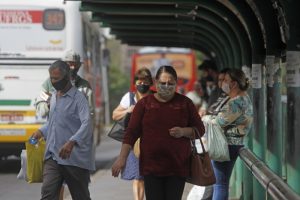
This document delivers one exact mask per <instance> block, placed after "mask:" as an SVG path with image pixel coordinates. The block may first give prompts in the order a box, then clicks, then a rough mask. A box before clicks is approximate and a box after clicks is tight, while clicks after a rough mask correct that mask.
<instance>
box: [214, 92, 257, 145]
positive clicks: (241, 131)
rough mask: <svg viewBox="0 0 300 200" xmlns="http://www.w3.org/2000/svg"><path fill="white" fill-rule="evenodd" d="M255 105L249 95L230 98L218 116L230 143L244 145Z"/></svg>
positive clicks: (217, 120)
mask: <svg viewBox="0 0 300 200" xmlns="http://www.w3.org/2000/svg"><path fill="white" fill-rule="evenodd" d="M252 121H253V107H252V102H251V99H250V97H249V96H248V95H245V96H237V97H234V98H232V99H229V100H228V101H227V103H226V104H225V105H224V106H223V108H222V109H221V110H220V112H219V113H218V115H217V117H216V122H218V124H219V125H220V126H221V127H222V128H223V129H225V136H226V138H227V141H228V144H229V145H242V144H243V137H244V136H245V135H247V134H248V133H249V132H250V130H251V127H252Z"/></svg>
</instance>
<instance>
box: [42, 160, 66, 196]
mask: <svg viewBox="0 0 300 200" xmlns="http://www.w3.org/2000/svg"><path fill="white" fill-rule="evenodd" d="M62 182H63V178H62V175H61V171H60V166H59V165H58V164H57V162H56V161H54V160H52V159H48V160H46V161H45V163H44V171H43V184H42V190H41V193H42V198H41V200H58V199H59V192H60V188H61V185H62Z"/></svg>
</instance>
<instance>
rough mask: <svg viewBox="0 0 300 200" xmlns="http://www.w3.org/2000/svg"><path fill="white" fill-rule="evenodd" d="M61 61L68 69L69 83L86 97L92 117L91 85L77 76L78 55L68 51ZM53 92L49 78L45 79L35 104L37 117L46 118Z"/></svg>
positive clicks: (93, 107) (79, 63) (78, 66)
mask: <svg viewBox="0 0 300 200" xmlns="http://www.w3.org/2000/svg"><path fill="white" fill-rule="evenodd" d="M62 60H63V61H65V62H66V63H67V64H68V66H69V67H70V75H71V76H70V77H71V83H72V85H74V86H75V87H76V88H77V89H78V90H79V91H81V92H82V93H83V94H84V95H85V96H86V98H87V100H88V102H89V108H90V113H91V115H92V116H93V115H94V111H95V106H94V100H93V91H92V88H91V85H90V83H89V82H88V81H87V80H85V79H83V78H82V77H80V76H79V75H78V74H77V73H78V71H79V69H80V66H81V61H80V55H79V54H78V53H76V52H74V51H73V50H68V51H67V52H66V53H65V55H64V57H63V59H62ZM54 91H55V88H54V87H53V86H52V83H51V80H50V78H47V79H46V80H45V81H44V83H43V84H42V89H41V91H40V94H39V96H38V97H37V99H36V103H35V107H36V111H37V114H38V116H40V117H47V116H48V113H49V101H50V98H51V95H52V93H53V92H54Z"/></svg>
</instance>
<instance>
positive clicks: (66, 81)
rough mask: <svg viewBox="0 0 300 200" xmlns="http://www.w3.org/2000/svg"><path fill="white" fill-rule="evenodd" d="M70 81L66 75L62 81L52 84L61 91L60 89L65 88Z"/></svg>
mask: <svg viewBox="0 0 300 200" xmlns="http://www.w3.org/2000/svg"><path fill="white" fill-rule="evenodd" d="M68 82H69V79H67V77H64V78H63V79H61V80H60V81H57V82H55V83H52V85H53V87H54V88H55V90H56V91H59V90H63V89H65V87H66V85H67V84H68Z"/></svg>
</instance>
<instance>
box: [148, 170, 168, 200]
mask: <svg viewBox="0 0 300 200" xmlns="http://www.w3.org/2000/svg"><path fill="white" fill-rule="evenodd" d="M164 182H165V180H164V178H162V177H156V176H152V175H147V176H144V183H145V194H146V199H147V200H165V192H164Z"/></svg>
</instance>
